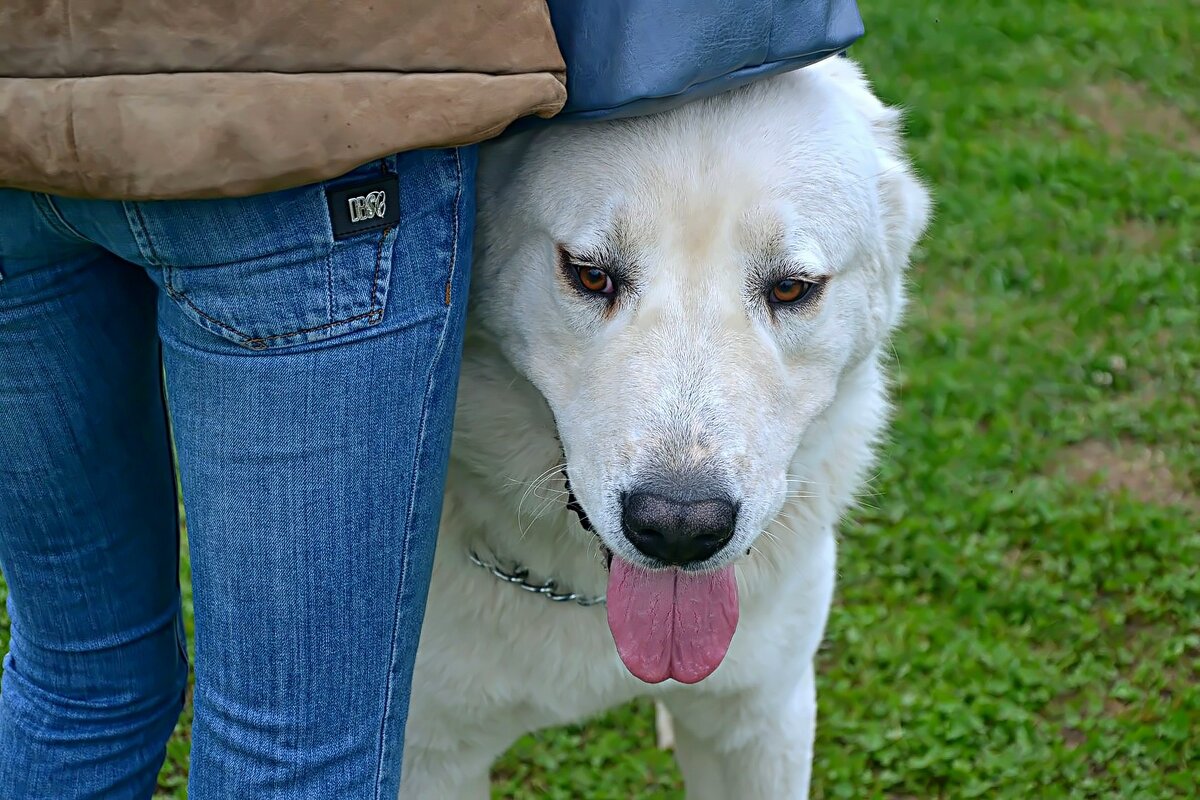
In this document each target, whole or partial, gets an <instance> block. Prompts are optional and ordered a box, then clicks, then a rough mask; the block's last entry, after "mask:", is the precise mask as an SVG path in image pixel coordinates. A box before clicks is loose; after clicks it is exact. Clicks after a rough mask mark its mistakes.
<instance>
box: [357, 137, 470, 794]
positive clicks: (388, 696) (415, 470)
mask: <svg viewBox="0 0 1200 800" xmlns="http://www.w3.org/2000/svg"><path fill="white" fill-rule="evenodd" d="M454 165H455V169H456V171H457V174H458V187H457V191H456V192H455V196H454V224H453V237H454V238H453V240H452V241H451V246H450V275H449V277H450V280H451V281H453V280H454V273H455V270H456V268H457V266H458V248H459V241H458V232H459V217H460V216H461V214H462V212H461V205H462V198H463V169H462V156H461V154H460V152H459V150H458V148H455V149H454ZM453 316H454V313H453V312H452V311H450V310H449V309H448V310H447V311H446V314H445V316H444V317H443V319H442V330H441V333H440V334H439V335H438V341H437V346H436V347H435V348H434V354H433V360H432V364H433V368H432V369H430V371H429V377H428V378H427V379H426V381H425V394H424V396H423V397H422V398H421V422H420V425H419V427H418V429H417V442H416V444H417V446H416V448H415V449H414V451H413V460H412V481H411V484H410V486H409V493H408V508H407V509H406V510H405V521H404V540H403V541H402V542H401V543H400V546H401V548H402V552H404V553H407V552H408V549H409V546H408V545H409V540H410V539H411V537H412V535H413V515H414V513H415V511H416V497H417V485H418V483H419V482H420V471H421V470H420V460H421V456H422V455H423V454H424V452H425V434H426V431H427V430H428V423H429V402H430V397H431V395H432V394H433V389H434V385H435V383H436V380H437V374H438V362H439V361H440V360H441V358H442V351H443V350H444V349H445V344H446V332H447V330H448V329H449V327H450V320H451V319H452V318H453ZM435 535H436V532H435ZM408 562H409V559H408V558H405V559H404V563H403V565H402V566H401V567H400V581H399V583H398V584H397V586H396V598H395V602H394V604H393V609H394V610H393V612H392V643H391V650H390V652H389V655H388V673H387V682H386V685H385V687H384V695H383V718H382V720H381V722H380V726H379V762H378V764H377V765H376V768H375V791H374V800H381V798H380V794H379V792H380V788H381V786H382V783H383V763H384V758H385V755H386V750H387V727H388V721H389V720H390V719H391V716H392V713H393V708H392V683H393V675H394V673H395V670H396V640H397V637H398V635H399V630H400V600H401V598H402V597H403V596H404V589H405V586H406V585H407V582H408Z"/></svg>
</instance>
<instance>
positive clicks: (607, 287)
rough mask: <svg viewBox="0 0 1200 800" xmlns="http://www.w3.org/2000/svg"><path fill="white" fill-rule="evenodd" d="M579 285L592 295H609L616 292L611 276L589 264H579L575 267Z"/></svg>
mask: <svg viewBox="0 0 1200 800" xmlns="http://www.w3.org/2000/svg"><path fill="white" fill-rule="evenodd" d="M575 274H576V276H577V277H578V278H579V285H580V286H582V287H583V288H584V289H586V290H587V291H589V292H591V293H592V294H604V295H610V294H612V293H613V292H615V291H616V290H617V287H616V284H614V283H613V279H612V276H611V275H609V274H608V273H607V272H605V271H604V270H602V269H600V268H599V267H596V266H592V265H591V264H579V265H577V266H576V267H575Z"/></svg>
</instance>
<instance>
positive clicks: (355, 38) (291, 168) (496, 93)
mask: <svg viewBox="0 0 1200 800" xmlns="http://www.w3.org/2000/svg"><path fill="white" fill-rule="evenodd" d="M563 72H564V66H563V60H562V56H561V54H560V53H559V50H558V45H557V43H556V42H555V39H554V31H553V29H552V28H551V25H550V16H549V12H548V11H547V8H546V3H545V0H0V186H8V187H16V188H21V189H29V190H35V191H42V192H51V193H55V194H63V195H72V196H77V197H101V198H117V199H129V200H146V199H163V198H192V197H227V196H237V195H246V194H254V193H258V192H266V191H271V190H275V189H282V188H287V187H291V186H297V185H300V184H304V183H309V182H312V181H318V180H324V179H328V178H332V177H335V176H337V175H341V174H343V173H345V172H348V171H349V170H351V169H353V168H354V167H356V166H358V165H359V164H362V163H365V162H367V161H371V160H373V159H376V158H380V157H382V156H385V155H390V154H392V153H396V152H401V151H405V150H412V149H417V148H423V147H443V146H452V145H462V144H468V143H473V142H478V141H481V140H483V139H487V138H489V137H491V136H494V135H496V134H497V133H499V132H500V131H502V130H503V129H504V128H505V127H506V126H507V125H508V124H509V123H510V122H512V121H513V120H514V119H516V118H517V117H520V116H524V115H526V114H538V115H541V116H551V115H553V114H554V113H556V112H557V111H558V110H559V109H560V108H561V107H562V104H563V102H564V100H565V99H566V89H565V87H564V83H563Z"/></svg>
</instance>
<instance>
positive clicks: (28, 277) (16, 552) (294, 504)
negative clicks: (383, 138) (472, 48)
mask: <svg viewBox="0 0 1200 800" xmlns="http://www.w3.org/2000/svg"><path fill="white" fill-rule="evenodd" d="M391 174H394V175H396V176H398V181H395V180H393V185H394V186H396V188H395V189H394V192H395V193H394V194H393V195H391V196H388V197H387V198H386V199H387V200H388V203H387V204H386V206H387V208H388V209H390V210H389V211H388V213H387V215H385V214H384V208H385V204H384V203H383V202H380V201H379V199H380V198H382V197H383V195H382V194H379V195H377V196H371V197H368V196H367V195H365V194H364V195H363V196H362V197H359V198H358V199H357V200H352V201H351V205H350V206H349V211H348V212H345V210H344V209H343V213H342V214H341V216H342V219H341V223H340V224H341V225H342V226H343V230H342V231H341V233H342V234H345V235H339V236H335V232H336V227H337V226H336V224H335V222H334V221H333V219H332V217H333V216H334V212H335V208H334V207H335V206H338V205H339V204H340V203H341V202H342V201H343V200H345V199H346V193H345V192H343V193H342V194H341V195H339V194H338V193H337V190H338V189H340V188H344V187H354V186H357V185H359V184H363V183H370V182H372V181H373V182H376V183H378V182H379V181H380V180H385V181H386V180H388V177H387V176H388V175H391ZM474 181H475V150H474V148H461V149H451V150H436V151H433V150H431V151H420V152H413V153H407V154H403V155H400V156H396V157H391V158H387V159H383V160H381V161H377V162H374V163H371V164H368V165H366V166H364V167H361V168H360V169H358V170H356V171H355V172H353V173H351V174H350V175H348V176H345V178H343V179H338V180H336V181H329V182H327V183H326V184H317V185H312V186H305V187H301V188H298V189H292V190H286V191H280V192H275V193H271V194H266V195H261V196H256V197H250V198H245V199H228V200H202V201H171V202H155V203H134V202H117V201H102V200H77V199H67V198H59V197H49V196H45V195H39V194H33V193H29V192H22V191H16V190H0V570H2V571H3V574H4V577H5V578H6V580H7V582H8V587H9V593H10V594H9V614H10V616H11V619H12V628H11V637H12V641H11V650H10V652H9V653H8V655H7V657H6V658H5V661H4V675H3V684H2V686H0V798H14V800H15V798H20V799H21V800H35V798H53V800H69V799H70V798H104V800H116V799H118V798H148V797H150V796H151V794H152V792H153V790H154V787H155V778H156V775H157V772H158V770H159V767H160V765H161V764H162V762H163V758H164V753H165V749H164V748H165V744H166V741H167V739H168V737H169V736H170V734H171V731H172V728H173V727H174V725H175V722H176V718H177V716H178V715H179V712H180V709H181V707H182V706H183V702H184V693H185V688H186V678H187V670H188V665H187V652H186V643H185V640H184V635H183V628H182V613H181V607H180V593H179V580H178V560H179V538H178V534H177V531H178V524H177V519H176V514H177V504H176V497H175V487H174V484H173V480H174V479H173V475H172V467H171V464H172V459H171V452H170V447H171V438H172V437H171V433H172V431H171V430H170V428H169V426H168V417H167V414H166V413H165V412H166V410H167V409H169V411H170V416H169V421H170V425H172V426H173V438H174V444H175V447H176V451H177V456H178V465H179V473H180V484H181V487H182V492H183V500H184V507H185V508H186V512H187V522H188V534H189V545H190V551H191V566H192V575H193V586H194V611H195V639H196V641H195V695H194V707H195V719H194V724H193V728H192V756H191V774H190V784H189V791H190V797H191V798H192V800H210V798H219V799H220V800H229V799H230V798H255V799H256V800H263V799H264V798H267V799H269V798H321V800H327V799H328V798H372V800H375V799H377V798H387V800H392V798H395V797H396V793H397V792H398V787H399V777H400V776H399V773H400V757H401V751H402V747H403V733H404V725H405V718H406V715H407V710H408V699H409V692H410V683H411V676H412V669H413V661H414V657H415V654H416V647H417V638H418V634H419V631H420V625H421V621H422V617H423V615H424V609H425V596H426V593H427V589H428V585H429V574H430V569H431V566H432V558H433V549H434V542H435V538H436V531H437V526H438V519H439V515H440V511H441V497H442V487H443V483H444V480H445V470H446V462H447V456H448V451H449V444H450V430H451V423H452V419H453V409H454V397H455V392H456V387H457V379H458V366H459V360H460V356H461V347H462V334H463V323H464V315H465V308H466V298H467V280H468V273H469V262H470V252H471V238H472V225H473V218H474V185H475V184H474ZM350 193H351V194H352V193H353V192H350ZM354 203H357V205H354ZM396 210H398V211H399V221H398V222H393V223H387V224H385V223H384V222H382V221H379V220H383V219H387V218H389V217H393V216H394V214H395V211H396ZM377 212H378V214H377ZM347 213H348V214H349V215H350V216H349V218H347V216H346V215H347ZM355 219H358V222H354V220H355ZM363 219H365V220H366V224H363V222H362V220H363ZM348 220H349V221H348ZM371 223H377V224H371ZM356 224H357V226H358V227H357V228H354V225H356ZM347 225H349V226H350V227H351V228H352V230H350V231H349V232H348V233H347V231H346V230H345V227H346V226H347ZM160 343H161V344H160ZM160 354H161V368H160ZM164 375H165V379H162V376H164ZM160 379H161V382H160Z"/></svg>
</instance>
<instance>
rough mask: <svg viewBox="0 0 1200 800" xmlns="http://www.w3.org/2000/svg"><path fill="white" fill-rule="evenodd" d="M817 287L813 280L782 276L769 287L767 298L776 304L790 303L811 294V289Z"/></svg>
mask: <svg viewBox="0 0 1200 800" xmlns="http://www.w3.org/2000/svg"><path fill="white" fill-rule="evenodd" d="M815 288H817V284H816V283H814V282H813V281H806V280H803V279H801V278H784V279H783V280H781V281H776V282H775V284H774V285H773V286H772V287H771V291H770V293H769V294H768V295H767V299H768V300H769V301H770V302H772V303H774V304H776V305H784V306H786V305H792V304H793V303H799V302H800V301H801V300H803V299H804V298H806V297H808V296H809V295H811V294H812V292H813V289H815Z"/></svg>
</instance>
